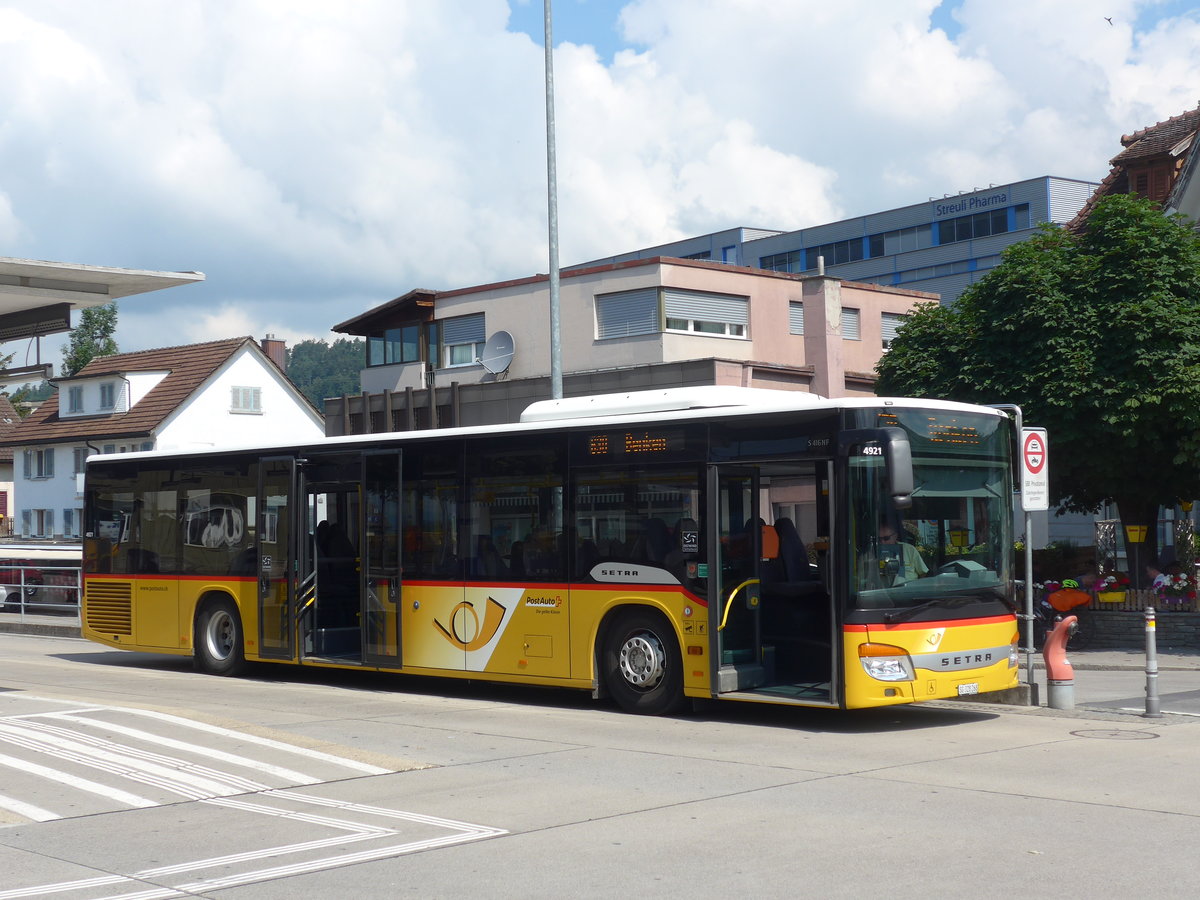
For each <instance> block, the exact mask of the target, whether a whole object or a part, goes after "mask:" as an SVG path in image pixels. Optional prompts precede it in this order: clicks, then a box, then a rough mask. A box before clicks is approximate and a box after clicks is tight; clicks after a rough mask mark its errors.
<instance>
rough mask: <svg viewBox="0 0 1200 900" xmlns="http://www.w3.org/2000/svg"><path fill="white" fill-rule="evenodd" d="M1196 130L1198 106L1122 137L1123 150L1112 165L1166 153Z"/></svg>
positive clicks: (1198, 120)
mask: <svg viewBox="0 0 1200 900" xmlns="http://www.w3.org/2000/svg"><path fill="white" fill-rule="evenodd" d="M1197 128H1200V106H1197V107H1196V108H1195V109H1192V110H1188V111H1187V112H1185V113H1181V114H1179V115H1178V116H1172V117H1171V118H1169V119H1167V120H1166V121H1165V122H1159V123H1158V124H1157V125H1151V126H1150V127H1149V128H1143V129H1142V130H1141V131H1135V132H1134V133H1133V134H1126V135H1122V136H1121V146H1123V147H1124V148H1125V149H1124V150H1122V151H1121V152H1120V153H1118V154H1117V155H1116V156H1114V157H1113V158H1112V164H1113V165H1114V166H1115V165H1117V164H1118V163H1128V162H1132V161H1134V160H1138V159H1145V158H1147V157H1150V156H1158V155H1159V154H1161V153H1166V152H1167V151H1168V150H1170V149H1171V148H1172V147H1174V146H1175V145H1176V144H1178V143H1179V142H1180V141H1182V140H1183V139H1184V138H1185V137H1187V136H1188V135H1189V134H1192V133H1193V132H1195V131H1196V129H1197Z"/></svg>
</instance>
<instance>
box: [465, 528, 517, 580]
mask: <svg viewBox="0 0 1200 900" xmlns="http://www.w3.org/2000/svg"><path fill="white" fill-rule="evenodd" d="M471 572H472V574H473V575H476V576H479V577H483V578H504V577H507V575H508V566H506V565H505V564H504V559H503V557H501V556H500V551H499V550H497V549H496V545H495V544H494V543H492V539H491V537H490V536H489V535H486V534H481V535H477V536H476V539H475V559H473V560H472V561H471Z"/></svg>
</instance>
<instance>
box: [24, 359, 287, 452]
mask: <svg viewBox="0 0 1200 900" xmlns="http://www.w3.org/2000/svg"><path fill="white" fill-rule="evenodd" d="M247 344H249V345H250V346H252V347H254V348H256V349H257V347H258V344H257V343H255V341H254V339H253V338H250V337H238V338H229V339H227V340H223V341H211V342H209V343H206V344H188V345H186V346H183V347H165V348H162V349H158V350H142V351H140V352H138V353H118V354H116V355H114V356H101V357H98V358H96V359H93V360H92V361H91V362H90V363H88V364H87V365H86V366H84V367H83V368H82V369H81V370H80V371H79V373H78V374H77V375H75V376H74V377H72V378H58V379H55V381H56V382H58V383H60V384H63V385H66V384H70V383H71V382H73V381H78V380H80V379H84V378H89V377H92V378H94V377H99V376H104V375H120V374H127V373H130V372H162V371H166V372H167V373H168V374H167V376H166V377H165V378H163V380H162V381H160V382H159V383H158V384H157V385H155V387H154V388H153V389H151V391H150V392H149V393H148V394H146V396H145V397H143V398H142V399H141V400H139V401H138V402H137V403H135V404H134V406H133V408H132V409H130V410H129V411H128V412H121V413H113V414H111V415H101V416H87V417H78V416H71V417H68V418H63V417H61V416H59V414H58V397H59V394H60V393H61V391H56V392H55V393H54V394H52V395H51V396H50V397H49V399H47V400H46V402H44V403H43V404H42V405H41V406H40V407H38V409H37V411H36V412H34V413H32V414H30V415H29V416H28V417H27V418H25V419H23V420H22V421H21V423H20V425H19V426H18V427H17V428H16V429H15V430H14V432H13V434H12V435H5V436H3V437H0V444H3V443H8V444H10V445H17V446H23V445H30V444H55V443H62V442H64V441H83V440H86V439H88V438H92V437H95V438H100V437H105V438H118V439H119V438H140V437H149V436H150V435H152V434H153V433H154V430H155V429H156V428H157V427H158V426H160V425H161V424H162V423H163V422H164V421H165V420H166V418H167V417H168V416H169V415H170V414H171V413H172V412H174V411H175V410H176V409H177V408H178V407H179V406H180V405H182V404H183V402H184V401H185V400H187V399H188V397H190V396H191V395H192V394H193V393H194V392H195V391H196V389H197V388H199V387H200V385H202V384H203V383H204V381H205V379H207V378H208V377H209V376H210V375H212V374H213V372H215V371H216V370H217V369H218V368H219V367H220V366H221V364H222V363H224V362H225V361H226V360H228V359H229V358H230V357H231V356H233V355H234V353H236V352H237V351H238V350H240V349H241V348H242V347H244V346H246V345H247ZM259 352H260V353H261V351H259ZM263 359H264V360H266V359H267V357H266V355H265V354H263Z"/></svg>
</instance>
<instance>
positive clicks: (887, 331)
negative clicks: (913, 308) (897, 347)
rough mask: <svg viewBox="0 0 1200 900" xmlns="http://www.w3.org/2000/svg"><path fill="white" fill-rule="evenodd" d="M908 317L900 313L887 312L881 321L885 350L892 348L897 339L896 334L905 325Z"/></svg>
mask: <svg viewBox="0 0 1200 900" xmlns="http://www.w3.org/2000/svg"><path fill="white" fill-rule="evenodd" d="M907 318H908V316H904V315H901V314H900V313H889V312H885V313H884V314H883V316H882V318H881V319H880V329H881V331H882V332H883V349H884V350H887V349H888V348H889V347H891V346H892V341H894V340H895V339H896V332H898V331H899V330H900V327H901V326H902V325H903V324H904V321H905V319H907Z"/></svg>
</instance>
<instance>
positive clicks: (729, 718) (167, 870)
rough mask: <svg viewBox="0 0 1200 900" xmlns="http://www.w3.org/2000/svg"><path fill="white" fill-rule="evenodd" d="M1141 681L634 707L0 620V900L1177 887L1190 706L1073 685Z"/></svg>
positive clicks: (1189, 683) (1199, 773)
mask: <svg viewBox="0 0 1200 900" xmlns="http://www.w3.org/2000/svg"><path fill="white" fill-rule="evenodd" d="M1084 674H1086V675H1087V682H1088V686H1086V687H1085V680H1084V679H1083V677H1082V676H1083V675H1084ZM1173 674H1176V675H1178V680H1177V681H1173V682H1169V681H1168V676H1167V673H1164V674H1163V675H1162V676H1160V678H1162V679H1163V681H1162V688H1163V691H1164V696H1165V695H1166V694H1171V695H1174V694H1187V693H1189V692H1192V691H1194V690H1196V689H1198V688H1200V673H1173ZM1094 675H1095V676H1101V675H1102V676H1103V677H1104V680H1105V684H1104V685H1103V686H1101V685H1100V684H1099V681H1098V680H1097V681H1096V682H1094V683H1091V679H1092V676H1094ZM1139 679H1142V680H1143V681H1144V676H1142V675H1141V674H1140V673H1138V672H1135V671H1134V672H1131V671H1122V672H1103V673H1101V672H1094V673H1093V672H1089V673H1080V681H1079V685H1078V687H1079V693H1080V699H1081V701H1082V702H1083V703H1086V704H1088V705H1087V706H1084V707H1083V708H1077V709H1075V710H1073V711H1069V712H1068V711H1056V710H1047V709H1044V708H1043V709H1032V708H1028V707H995V706H988V705H986V704H955V703H941V704H931V705H927V706H920V707H904V708H893V709H886V710H871V711H866V712H859V713H831V712H827V711H818V710H795V709H787V708H781V707H760V706H745V705H733V704H714V705H710V706H708V707H706V708H705V709H703V710H702V711H699V712H695V713H692V714H690V715H686V716H681V717H678V718H670V719H645V718H638V717H634V716H628V715H625V714H622V713H620V712H617V711H616V710H615V709H613V708H612V707H611V706H608V705H604V704H598V703H595V702H593V701H592V700H591V699H590V698H589V697H587V696H585V695H579V694H575V693H568V692H561V691H554V690H540V689H538V690H535V689H514V688H508V687H497V686H490V685H486V684H471V683H465V682H452V681H430V680H417V679H411V678H401V677H397V676H381V675H376V674H370V673H360V672H348V673H347V672H332V671H319V670H306V669H294V668H283V667H276V668H266V667H264V668H260V669H256V670H255V671H254V672H253V673H252V675H251V676H250V677H248V678H244V679H238V680H225V679H217V678H212V677H208V676H202V675H197V674H195V673H193V672H192V671H191V667H190V662H189V661H188V660H186V659H179V658H175V657H165V656H151V655H144V654H126V653H120V652H117V651H110V650H107V649H105V648H102V647H98V646H95V645H91V644H88V643H85V642H82V641H78V640H68V639H62V638H51V637H37V636H26V635H12V634H0V897H3V898H15V897H34V896H46V895H53V896H62V897H68V898H73V897H91V898H112V897H123V896H137V897H144V898H152V897H181V896H188V897H194V896H203V897H220V898H238V897H255V898H272V897H280V898H283V897H287V898H293V897H296V896H304V895H308V896H322V897H324V896H356V897H384V896H388V897H397V896H398V897H422V898H425V897H463V896H470V897H514V896H520V897H525V898H530V897H534V898H536V897H561V896H566V895H571V896H577V897H609V896H613V895H616V894H628V893H633V892H638V893H653V894H655V895H657V896H669V897H674V896H679V897H683V896H687V897H716V896H729V895H731V894H734V893H739V894H745V893H752V894H756V895H759V896H785V895H787V896H792V897H794V896H802V897H838V896H845V897H850V896H854V897H862V896H870V895H872V894H875V893H878V894H879V895H881V896H888V897H920V898H923V900H924V898H927V897H928V896H929V895H930V894H931V893H935V894H943V893H947V894H948V893H955V894H961V893H964V892H965V893H968V894H969V895H971V896H974V897H986V896H1010V895H1012V894H1013V893H1014V892H1017V893H1019V894H1024V895H1029V896H1056V897H1057V896H1062V895H1064V894H1066V895H1071V896H1080V895H1087V896H1089V897H1128V896H1155V897H1176V896H1178V897H1184V896H1188V897H1190V896H1193V895H1194V891H1195V885H1194V879H1193V878H1191V877H1190V875H1189V874H1188V873H1189V872H1190V871H1191V869H1192V868H1193V866H1192V865H1191V863H1190V862H1189V861H1188V860H1189V859H1190V851H1188V850H1187V848H1189V847H1193V846H1195V844H1196V841H1197V839H1200V766H1197V763H1198V762H1200V751H1198V750H1197V746H1198V742H1200V717H1196V716H1192V715H1184V714H1179V713H1175V712H1168V714H1167V715H1165V716H1164V717H1163V718H1161V719H1154V720H1148V719H1144V718H1142V717H1141V716H1139V715H1137V714H1136V712H1116V711H1110V710H1111V709H1116V708H1117V707H1111V708H1108V709H1102V708H1098V707H1093V706H1091V705H1090V704H1091V703H1092V702H1093V701H1092V700H1091V699H1085V698H1088V697H1094V698H1095V702H1096V703H1113V702H1115V703H1122V702H1125V701H1127V700H1128V699H1129V698H1130V697H1133V698H1139V697H1140V696H1142V695H1140V693H1139V692H1140V691H1141V687H1142V685H1141V682H1140V681H1139ZM1110 682H1111V683H1110ZM1109 695H1111V696H1109ZM1188 702H1190V701H1188ZM1164 708H1165V705H1164ZM1181 854H1182V856H1181Z"/></svg>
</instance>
